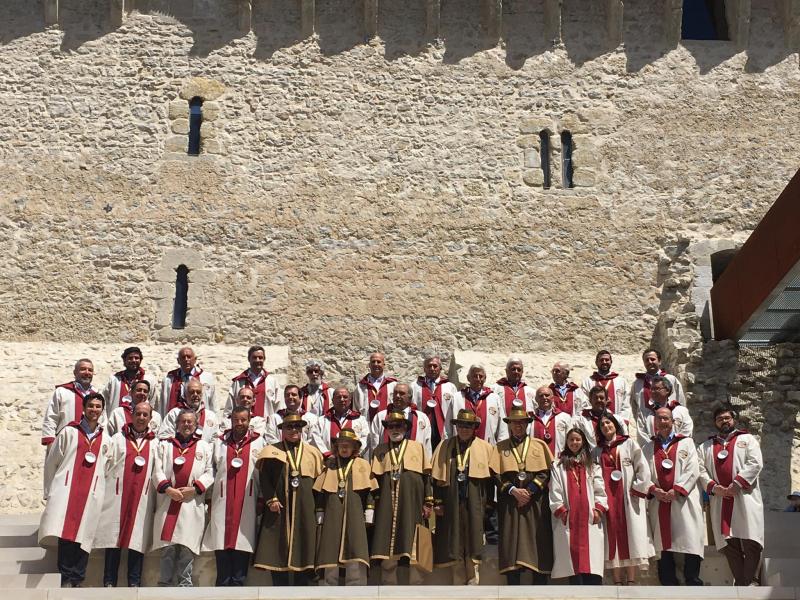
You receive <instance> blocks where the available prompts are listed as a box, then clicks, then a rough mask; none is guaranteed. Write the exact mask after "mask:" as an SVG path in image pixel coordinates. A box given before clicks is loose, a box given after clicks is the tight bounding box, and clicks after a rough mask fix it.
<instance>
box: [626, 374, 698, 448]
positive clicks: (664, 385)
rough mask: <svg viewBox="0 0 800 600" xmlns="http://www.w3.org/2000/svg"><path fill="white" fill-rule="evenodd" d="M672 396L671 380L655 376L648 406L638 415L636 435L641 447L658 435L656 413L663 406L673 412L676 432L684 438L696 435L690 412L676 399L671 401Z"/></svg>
mask: <svg viewBox="0 0 800 600" xmlns="http://www.w3.org/2000/svg"><path fill="white" fill-rule="evenodd" d="M672 395H673V388H672V380H671V379H668V378H667V377H664V376H661V375H654V376H653V377H652V378H651V379H650V388H649V396H648V399H647V405H646V406H645V407H642V408H641V409H640V411H639V414H637V415H636V433H637V437H638V440H639V445H640V446H644V445H645V444H646V443H647V442H648V441H649V440H650V439H651V438H652V437H653V436H654V435H655V434H656V429H655V411H656V410H657V409H658V408H660V407H662V406H666V407H667V408H669V409H670V410H671V411H672V418H673V419H674V421H675V432H676V433H680V434H681V435H682V436H684V437H689V438H690V437H692V434H693V433H694V421H692V416H691V415H690V414H689V410H688V409H687V408H686V407H685V406H683V405H682V404H680V403H679V402H678V401H677V400H676V399H674V398H673V399H670V398H671V396H672Z"/></svg>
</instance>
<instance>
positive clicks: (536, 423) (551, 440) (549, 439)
mask: <svg viewBox="0 0 800 600" xmlns="http://www.w3.org/2000/svg"><path fill="white" fill-rule="evenodd" d="M559 414H561V411H560V410H558V409H557V408H554V409H553V414H552V416H551V417H550V420H549V421H548V422H547V425H545V424H544V422H543V421H542V419H541V417H539V415H537V414H536V413H533V414H532V415H531V417H533V437H535V438H536V439H537V440H542V441H544V442H545V443H546V444H547V445H548V447H549V448H550V452H552V453H553V456H558V454H557V453H556V415H559Z"/></svg>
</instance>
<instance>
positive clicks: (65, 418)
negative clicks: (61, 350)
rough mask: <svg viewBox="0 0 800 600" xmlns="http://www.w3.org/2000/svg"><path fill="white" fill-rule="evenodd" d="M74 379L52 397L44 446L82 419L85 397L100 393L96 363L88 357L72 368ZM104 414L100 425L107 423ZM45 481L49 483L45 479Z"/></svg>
mask: <svg viewBox="0 0 800 600" xmlns="http://www.w3.org/2000/svg"><path fill="white" fill-rule="evenodd" d="M72 374H73V377H74V379H73V380H72V381H70V382H69V383H62V384H61V385H57V386H56V391H55V392H53V396H52V397H51V398H50V402H49V403H48V404H47V408H46V409H45V412H44V420H43V421H42V446H50V444H52V443H53V442H54V441H55V440H56V436H57V435H58V433H59V432H60V431H61V430H62V429H63V428H64V427H66V426H67V425H68V424H69V423H72V422H73V421H80V420H81V416H82V415H83V399H84V398H85V397H86V396H88V395H89V394H96V393H99V392H98V391H97V389H95V388H94V387H93V386H92V379H93V378H94V365H93V364H92V361H91V360H89V359H88V358H81V359H80V360H78V361H77V362H76V363H75V368H74V369H73V370H72ZM105 422H106V418H105V415H103V416H102V417H101V419H100V425H105ZM45 483H47V482H46V481H45Z"/></svg>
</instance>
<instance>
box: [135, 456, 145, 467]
mask: <svg viewBox="0 0 800 600" xmlns="http://www.w3.org/2000/svg"><path fill="white" fill-rule="evenodd" d="M146 462H147V461H146V460H145V459H144V456H137V457H136V458H134V459H133V464H135V465H136V466H137V467H143V466H144V464H145V463H146Z"/></svg>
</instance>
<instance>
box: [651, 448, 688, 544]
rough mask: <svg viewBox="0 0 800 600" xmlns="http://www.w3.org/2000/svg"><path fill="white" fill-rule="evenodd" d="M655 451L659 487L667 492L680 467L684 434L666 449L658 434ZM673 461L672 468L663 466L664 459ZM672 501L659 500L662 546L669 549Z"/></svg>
mask: <svg viewBox="0 0 800 600" xmlns="http://www.w3.org/2000/svg"><path fill="white" fill-rule="evenodd" d="M653 439H654V443H653V447H654V453H653V462H654V463H655V466H656V477H657V480H658V487H660V488H661V489H662V490H664V491H665V492H668V491H670V490H671V489H672V486H673V485H675V471H676V470H677V468H678V460H677V454H678V442H679V441H681V440H682V439H684V436H682V435H678V434H675V437H673V438H672V440H670V443H669V446H667V449H666V450H664V449H663V448H662V447H661V440H660V439H659V438H658V437H657V436H656V437H654V438H653ZM667 458H668V459H669V460H671V461H672V468H671V469H665V468H664V467H663V466H662V464H661V463H662V461H663V460H664V459H667ZM671 509H672V503H670V502H659V503H658V529H659V531H660V532H661V548H662V549H663V550H669V549H670V548H672V510H671Z"/></svg>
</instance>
